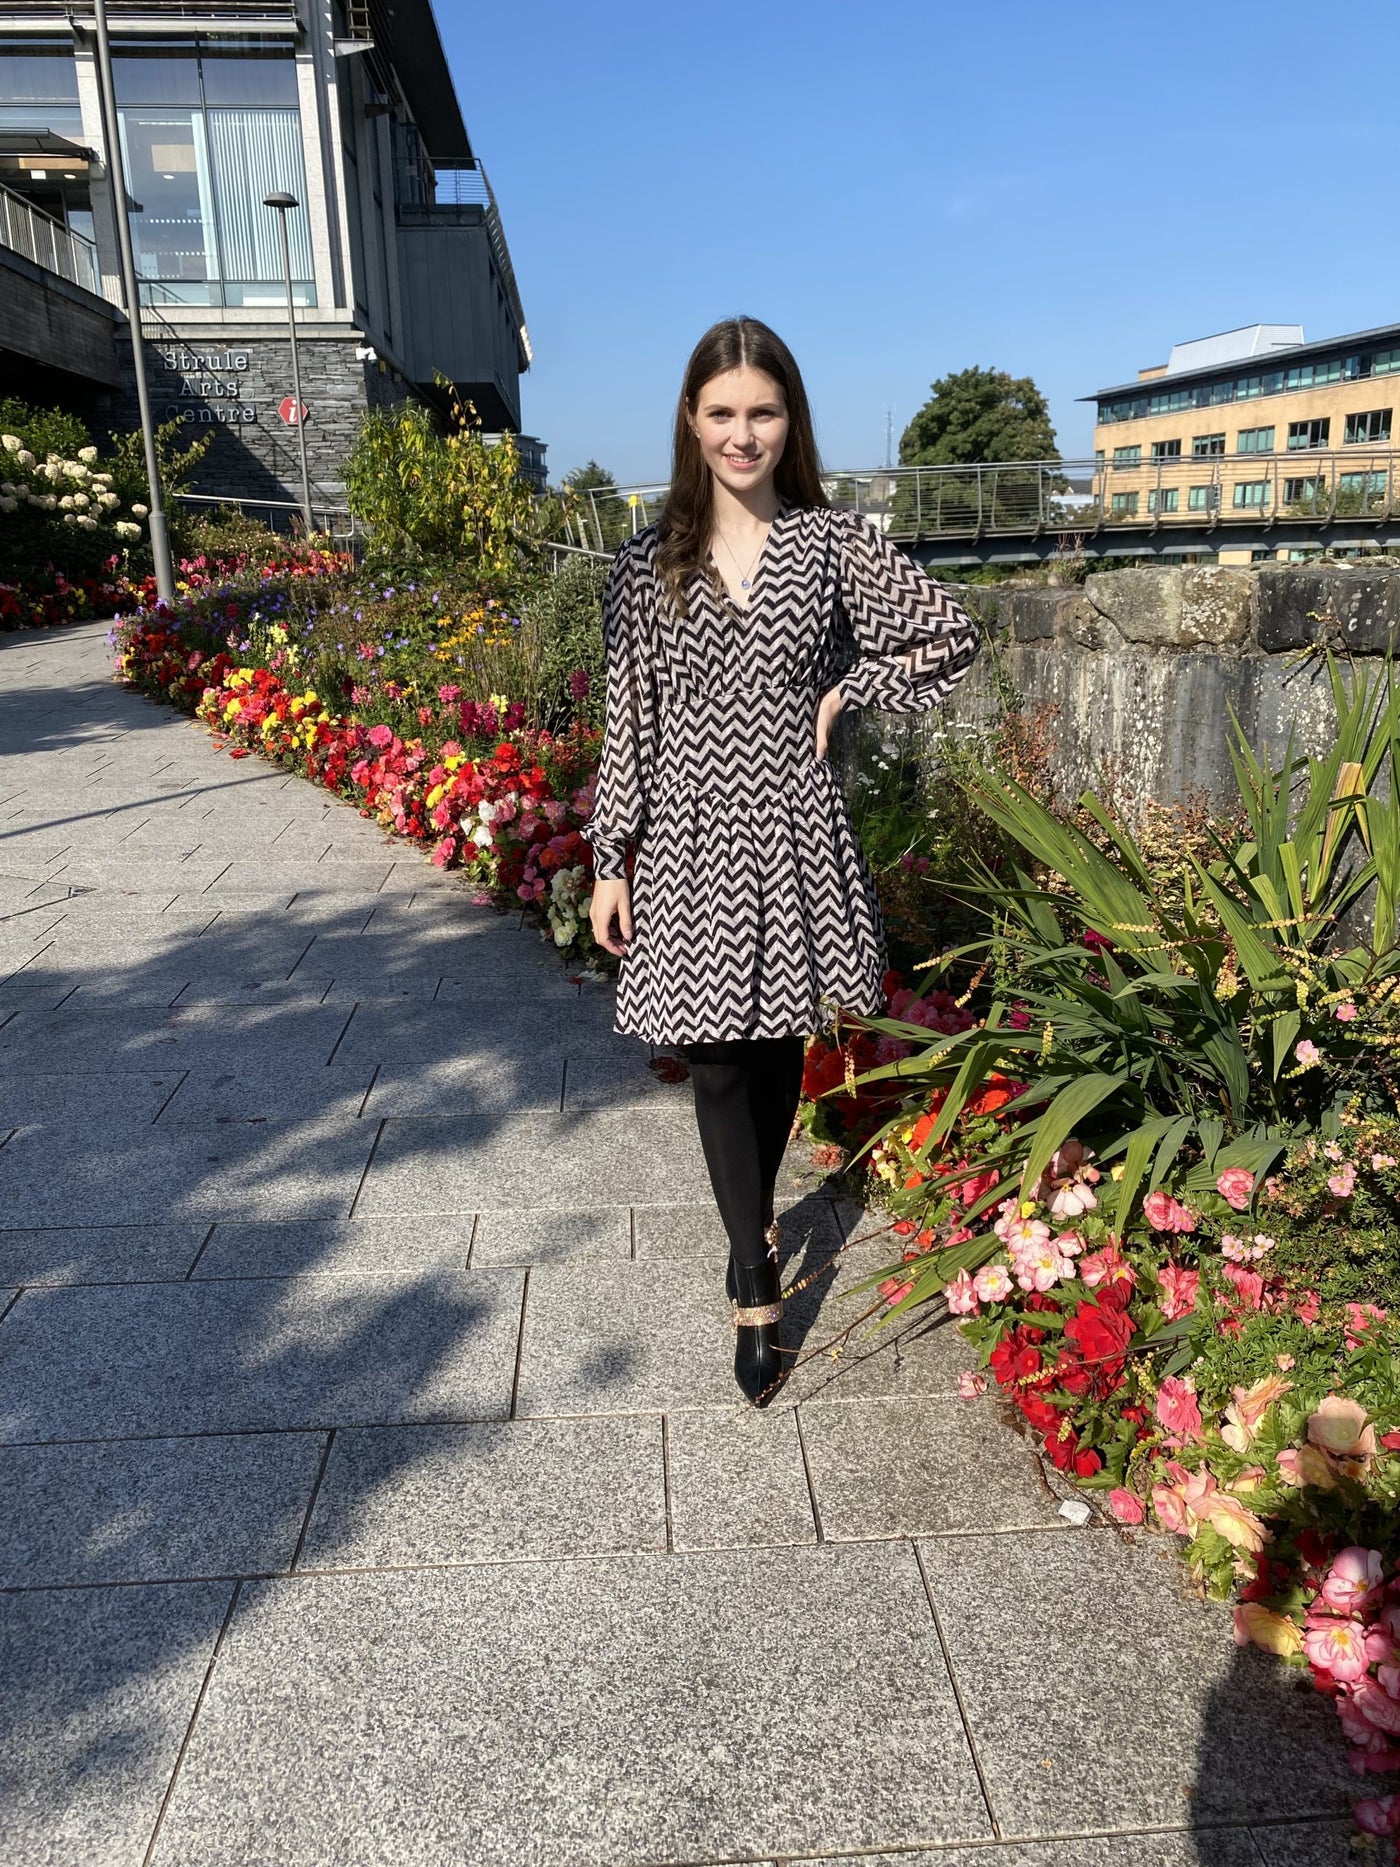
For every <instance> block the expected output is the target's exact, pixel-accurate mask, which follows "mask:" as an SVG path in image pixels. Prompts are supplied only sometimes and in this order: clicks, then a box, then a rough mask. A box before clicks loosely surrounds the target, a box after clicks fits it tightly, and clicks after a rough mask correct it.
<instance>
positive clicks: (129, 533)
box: [112, 519, 141, 538]
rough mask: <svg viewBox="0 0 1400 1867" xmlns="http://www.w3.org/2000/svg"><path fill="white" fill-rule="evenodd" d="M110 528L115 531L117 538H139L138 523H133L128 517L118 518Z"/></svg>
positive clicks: (139, 529)
mask: <svg viewBox="0 0 1400 1867" xmlns="http://www.w3.org/2000/svg"><path fill="white" fill-rule="evenodd" d="M112 529H113V530H114V531H115V532H116V534H117V536H118V538H139V537H140V536H141V527H140V526H139V525H133V524H132V523H131V521H130V520H129V519H118V520H117V522H116V524H115V525H114V526H113V528H112Z"/></svg>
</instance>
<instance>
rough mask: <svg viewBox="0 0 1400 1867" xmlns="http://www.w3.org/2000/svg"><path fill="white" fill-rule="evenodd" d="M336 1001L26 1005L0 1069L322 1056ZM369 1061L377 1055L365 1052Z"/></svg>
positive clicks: (335, 1022) (8, 1036)
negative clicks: (161, 1008) (80, 1007)
mask: <svg viewBox="0 0 1400 1867" xmlns="http://www.w3.org/2000/svg"><path fill="white" fill-rule="evenodd" d="M345 1023H346V1012H345V1009H344V1007H342V1006H330V1007H327V1006H321V1005H249V1006H241V1005H240V1006H223V1005H186V1006H177V1007H175V1008H174V1009H173V1010H169V1011H166V1012H164V1013H161V1014H160V1015H159V1016H153V1015H152V1013H151V1011H150V1010H149V1009H132V1010H122V1009H118V1008H116V1007H113V1008H111V1009H108V1008H106V1007H102V1008H98V1009H94V1010H92V1011H54V1012H48V1013H44V1012H32V1013H30V1012H26V1013H23V1014H21V1016H20V1017H18V1018H15V1019H14V1020H12V1022H11V1023H10V1024H8V1025H6V1026H5V1028H4V1030H3V1031H0V1072H5V1071H13V1070H23V1071H31V1070H38V1071H41V1072H43V1073H46V1074H54V1073H60V1072H64V1071H68V1070H76V1071H83V1070H91V1069H93V1068H96V1067H101V1064H102V1063H103V1062H104V1061H105V1060H107V1059H110V1060H111V1063H112V1065H113V1067H115V1068H118V1069H130V1070H139V1069H146V1068H149V1069H154V1070H157V1071H160V1070H165V1069H168V1068H169V1067H170V1066H171V1065H175V1066H176V1067H185V1066H187V1065H189V1064H190V1063H192V1062H194V1061H195V1060H196V1059H199V1060H200V1061H204V1062H212V1063H216V1064H227V1063H229V1062H230V1061H232V1060H233V1059H235V1058H236V1059H238V1060H239V1061H246V1060H247V1059H249V1058H250V1057H252V1056H261V1057H266V1058H269V1059H274V1060H276V1061H279V1062H281V1061H283V1060H286V1059H288V1058H291V1057H297V1056H300V1057H303V1058H306V1059H314V1060H318V1061H320V1062H322V1063H324V1062H327V1061H328V1060H329V1057H330V1053H331V1051H332V1050H333V1049H334V1047H335V1044H336V1040H337V1038H338V1037H339V1036H340V1034H341V1032H342V1031H343V1030H344V1029H345ZM370 1061H371V1063H374V1062H377V1061H378V1059H377V1058H371V1059H370Z"/></svg>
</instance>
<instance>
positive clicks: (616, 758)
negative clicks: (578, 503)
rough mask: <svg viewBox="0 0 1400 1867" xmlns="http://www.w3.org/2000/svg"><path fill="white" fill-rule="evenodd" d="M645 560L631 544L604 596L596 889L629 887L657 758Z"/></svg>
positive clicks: (585, 829) (591, 831) (591, 827)
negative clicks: (631, 847)
mask: <svg viewBox="0 0 1400 1867" xmlns="http://www.w3.org/2000/svg"><path fill="white" fill-rule="evenodd" d="M645 581H646V580H645V576H644V573H643V567H642V559H641V555H640V553H639V552H638V550H637V548H636V547H635V545H632V544H630V543H629V544H626V545H624V546H623V547H622V549H621V550H620V551H619V552H618V554H617V556H616V557H615V558H614V559H613V562H612V568H611V570H610V571H609V573H608V581H607V584H606V585H605V587H604V590H603V651H604V654H605V656H606V658H607V671H608V683H607V711H606V715H605V719H604V726H603V749H602V755H601V758H600V760H599V765H598V782H597V785H596V788H595V792H594V802H593V812H592V815H591V816H590V817H589V819H588V821H587V823H586V824H584V825H583V826H582V830H581V834H582V835H583V837H584V839H585V841H587V842H588V843H589V844H590V845H591V846H592V849H593V874H594V879H595V880H597V881H600V882H601V881H624V880H625V879H626V876H627V845H628V843H629V842H635V840H636V838H637V837H638V835H639V834H640V833H641V828H642V819H643V817H644V815H645V812H646V786H647V782H648V779H649V777H650V775H651V769H652V764H653V761H654V757H655V750H656V712H657V708H656V682H655V672H654V668H653V663H652V654H651V632H650V627H649V623H650V618H649V615H648V613H647V607H646V596H645V590H644V585H645Z"/></svg>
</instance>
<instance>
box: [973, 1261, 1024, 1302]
mask: <svg viewBox="0 0 1400 1867" xmlns="http://www.w3.org/2000/svg"><path fill="white" fill-rule="evenodd" d="M972 1287H973V1289H974V1290H975V1291H976V1293H977V1296H978V1298H979V1299H980V1301H981V1302H983V1303H1004V1302H1005V1301H1006V1299H1007V1298H1008V1297H1009V1296H1010V1295H1011V1292H1012V1291H1013V1290H1014V1289H1015V1287H1016V1286H1015V1285H1014V1284H1013V1283H1012V1281H1011V1273H1010V1272H1009V1271H1008V1270H1007V1268H1006V1266H1005V1265H1004V1264H984V1265H983V1266H982V1268H981V1270H980V1271H978V1273H977V1275H976V1276H975V1277H974V1278H973V1280H972Z"/></svg>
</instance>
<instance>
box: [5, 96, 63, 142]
mask: <svg viewBox="0 0 1400 1867" xmlns="http://www.w3.org/2000/svg"><path fill="white" fill-rule="evenodd" d="M14 130H52V132H53V134H54V135H55V136H67V137H70V138H71V139H72V141H73V142H75V143H81V142H82V140H83V113H82V111H81V110H80V109H79V107H78V105H77V104H0V134H4V133H6V132H9V131H14Z"/></svg>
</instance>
